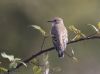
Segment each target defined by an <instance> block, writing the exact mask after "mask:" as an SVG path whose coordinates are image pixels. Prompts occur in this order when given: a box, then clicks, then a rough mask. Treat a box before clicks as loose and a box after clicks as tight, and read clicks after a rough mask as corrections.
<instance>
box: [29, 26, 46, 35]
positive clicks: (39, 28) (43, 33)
mask: <svg viewBox="0 0 100 74" xmlns="http://www.w3.org/2000/svg"><path fill="white" fill-rule="evenodd" d="M31 26H32V27H33V28H35V29H37V30H39V31H40V32H41V33H42V35H43V36H46V32H45V31H44V30H43V29H42V28H41V27H40V26H37V25H31Z"/></svg>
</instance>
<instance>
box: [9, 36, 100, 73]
mask: <svg viewBox="0 0 100 74" xmlns="http://www.w3.org/2000/svg"><path fill="white" fill-rule="evenodd" d="M90 39H100V36H90V37H89V36H88V37H86V38H80V39H77V40H74V41H69V42H68V43H67V44H68V45H69V44H72V43H77V42H80V41H84V40H90ZM54 49H55V48H54V47H50V48H48V49H45V50H42V51H39V52H37V53H36V54H33V55H32V56H30V57H29V58H27V59H25V60H23V62H25V63H28V62H29V61H31V60H32V59H33V58H36V57H37V56H39V55H41V54H43V53H45V52H49V51H52V50H54ZM22 65H23V64H22V63H20V64H19V65H18V66H17V67H16V68H15V69H10V70H8V72H11V71H14V70H16V69H18V68H19V67H21V66H22Z"/></svg>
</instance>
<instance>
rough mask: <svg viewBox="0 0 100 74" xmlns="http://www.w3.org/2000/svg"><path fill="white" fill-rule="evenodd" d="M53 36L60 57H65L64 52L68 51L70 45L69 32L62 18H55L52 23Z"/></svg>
mask: <svg viewBox="0 0 100 74" xmlns="http://www.w3.org/2000/svg"><path fill="white" fill-rule="evenodd" d="M48 22H51V24H52V28H51V35H52V41H53V44H54V47H55V49H56V51H57V52H58V56H59V57H64V50H65V49H66V46H67V43H68V32H67V29H66V27H65V25H64V23H63V19H62V18H60V17H55V18H53V19H52V20H51V21H48Z"/></svg>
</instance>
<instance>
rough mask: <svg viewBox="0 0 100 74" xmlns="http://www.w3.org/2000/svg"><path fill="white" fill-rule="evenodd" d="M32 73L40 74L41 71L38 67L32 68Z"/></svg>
mask: <svg viewBox="0 0 100 74" xmlns="http://www.w3.org/2000/svg"><path fill="white" fill-rule="evenodd" d="M33 72H34V74H42V69H41V67H39V66H34V67H33Z"/></svg>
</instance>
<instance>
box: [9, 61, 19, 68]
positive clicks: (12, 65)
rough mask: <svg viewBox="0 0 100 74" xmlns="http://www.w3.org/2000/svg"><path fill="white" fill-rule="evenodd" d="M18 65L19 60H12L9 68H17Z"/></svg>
mask: <svg viewBox="0 0 100 74" xmlns="http://www.w3.org/2000/svg"><path fill="white" fill-rule="evenodd" d="M17 65H18V63H17V62H11V63H10V65H9V68H16V67H17Z"/></svg>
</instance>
